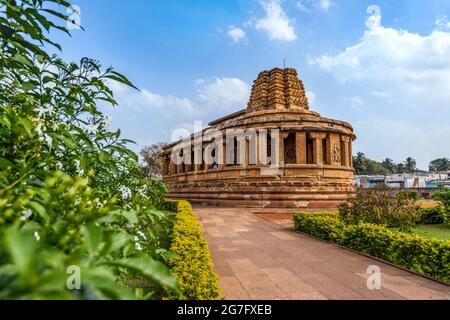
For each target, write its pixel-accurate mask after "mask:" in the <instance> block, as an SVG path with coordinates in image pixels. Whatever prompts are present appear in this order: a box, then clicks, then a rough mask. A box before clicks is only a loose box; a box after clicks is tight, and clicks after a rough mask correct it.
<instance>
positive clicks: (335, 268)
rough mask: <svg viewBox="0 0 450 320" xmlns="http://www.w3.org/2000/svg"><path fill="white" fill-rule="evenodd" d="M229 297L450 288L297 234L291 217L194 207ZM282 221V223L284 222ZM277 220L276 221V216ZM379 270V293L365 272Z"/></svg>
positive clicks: (441, 295) (444, 291)
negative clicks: (372, 268)
mask: <svg viewBox="0 0 450 320" xmlns="http://www.w3.org/2000/svg"><path fill="white" fill-rule="evenodd" d="M194 212H195V213H196V215H197V217H198V218H199V220H200V224H201V225H202V228H203V232H204V234H205V239H206V241H207V243H208V246H209V249H210V250H211V256H212V259H213V263H214V268H215V271H216V272H217V274H218V275H219V285H220V288H221V291H222V295H223V296H224V298H225V299H233V300H234V299H235V300H248V299H252V300H260V299H268V300H275V299H291V300H323V299H339V300H341V299H342V300H350V299H356V300H365V299H377V300H386V299H389V300H400V299H401V300H403V299H412V300H415V299H447V300H449V299H450V287H449V286H446V285H444V284H441V283H438V282H435V281H432V280H429V279H427V278H424V277H421V276H418V275H416V274H413V273H410V272H407V271H405V270H402V269H399V268H396V267H394V266H391V265H388V264H385V263H382V262H379V261H378V260H375V259H371V258H369V257H365V256H362V255H359V254H357V253H355V252H352V251H349V250H346V249H343V248H339V247H336V246H334V245H332V244H329V243H325V242H323V241H319V240H316V239H313V238H311V237H308V236H306V235H303V234H299V233H297V232H294V231H293V229H292V222H291V221H290V220H289V214H288V215H286V213H283V215H284V216H278V218H276V219H271V218H270V216H269V215H268V214H264V216H261V215H259V214H258V213H255V212H254V210H253V211H252V210H251V209H243V208H239V209H237V208H217V207H194ZM280 217H282V219H280ZM272 218H273V217H272ZM371 265H376V266H378V267H380V269H381V273H382V275H381V289H380V290H369V289H368V288H367V278H368V277H369V275H368V274H367V272H366V270H367V268H368V267H369V266H371Z"/></svg>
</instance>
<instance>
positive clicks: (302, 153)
mask: <svg viewBox="0 0 450 320" xmlns="http://www.w3.org/2000/svg"><path fill="white" fill-rule="evenodd" d="M295 150H296V153H297V163H298V164H306V132H301V131H299V132H296V133H295Z"/></svg>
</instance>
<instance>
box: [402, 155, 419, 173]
mask: <svg viewBox="0 0 450 320" xmlns="http://www.w3.org/2000/svg"><path fill="white" fill-rule="evenodd" d="M416 165H417V162H416V160H415V159H414V158H412V157H408V158H406V161H405V169H406V172H408V173H414V172H415V171H416V170H417V168H416Z"/></svg>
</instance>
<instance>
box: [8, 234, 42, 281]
mask: <svg viewBox="0 0 450 320" xmlns="http://www.w3.org/2000/svg"><path fill="white" fill-rule="evenodd" d="M6 245H7V249H8V251H9V254H10V255H11V258H12V261H13V263H14V264H15V266H16V268H17V269H18V271H19V272H20V273H21V274H22V277H24V278H30V277H32V276H33V273H32V271H31V270H32V269H33V263H32V261H33V257H34V256H35V251H36V246H37V241H36V239H34V238H33V236H32V235H31V234H25V233H24V232H21V231H20V230H18V229H17V228H16V227H12V228H10V229H8V230H7V232H6Z"/></svg>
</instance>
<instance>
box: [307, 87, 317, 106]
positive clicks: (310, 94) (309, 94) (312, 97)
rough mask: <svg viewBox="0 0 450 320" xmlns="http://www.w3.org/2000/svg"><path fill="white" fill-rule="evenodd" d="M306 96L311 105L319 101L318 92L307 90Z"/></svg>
mask: <svg viewBox="0 0 450 320" xmlns="http://www.w3.org/2000/svg"><path fill="white" fill-rule="evenodd" d="M306 98H308V103H309V107H310V108H311V107H314V105H315V104H316V101H317V97H316V94H315V93H314V92H313V91H306Z"/></svg>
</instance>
